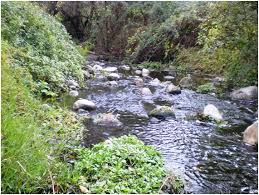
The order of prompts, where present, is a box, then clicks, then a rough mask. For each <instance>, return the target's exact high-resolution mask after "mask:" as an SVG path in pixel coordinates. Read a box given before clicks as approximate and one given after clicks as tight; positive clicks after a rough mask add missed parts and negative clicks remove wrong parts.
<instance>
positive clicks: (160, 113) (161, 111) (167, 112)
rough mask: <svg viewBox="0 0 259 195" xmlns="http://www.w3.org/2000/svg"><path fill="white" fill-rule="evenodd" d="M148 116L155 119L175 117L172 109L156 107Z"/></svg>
mask: <svg viewBox="0 0 259 195" xmlns="http://www.w3.org/2000/svg"><path fill="white" fill-rule="evenodd" d="M149 115H150V116H155V117H166V116H175V114H174V111H173V109H172V108H171V107H169V106H158V107H156V108H154V109H153V110H152V111H151V112H150V113H149Z"/></svg>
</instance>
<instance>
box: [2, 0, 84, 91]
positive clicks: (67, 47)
mask: <svg viewBox="0 0 259 195" xmlns="http://www.w3.org/2000/svg"><path fill="white" fill-rule="evenodd" d="M1 5H2V6H1V13H2V18H1V22H2V29H1V32H2V34H1V35H2V40H4V41H7V42H8V44H9V45H10V46H12V47H13V48H15V49H13V59H14V60H13V61H12V63H13V66H22V67H25V68H27V69H28V70H29V72H30V73H31V75H32V77H33V80H35V81H38V80H39V81H40V82H43V81H44V82H46V83H48V87H49V89H45V90H44V91H43V93H44V94H47V93H48V95H54V94H52V93H50V91H51V92H54V93H55V92H60V91H62V90H64V89H65V88H66V79H68V78H69V77H70V78H71V77H72V78H74V79H76V80H79V81H82V80H83V73H82V71H81V64H82V63H83V58H82V56H81V55H80V54H79V52H78V51H77V49H76V47H75V45H74V43H73V42H72V41H71V38H70V36H69V35H68V33H67V32H66V30H65V28H64V26H63V25H62V24H60V23H59V22H58V21H56V20H55V19H54V17H52V16H49V15H48V14H46V13H45V12H44V11H43V10H41V9H40V8H39V7H38V6H36V5H34V4H32V3H30V2H3V3H2V4H1ZM17 48H19V50H18V49H17ZM40 90H41V89H40Z"/></svg>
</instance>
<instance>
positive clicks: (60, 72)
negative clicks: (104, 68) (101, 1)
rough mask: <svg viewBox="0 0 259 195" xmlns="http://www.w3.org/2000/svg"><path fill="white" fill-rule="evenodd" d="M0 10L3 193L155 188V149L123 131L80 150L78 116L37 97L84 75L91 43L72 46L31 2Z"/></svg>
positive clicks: (159, 170) (158, 174)
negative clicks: (82, 67) (0, 21)
mask: <svg viewBox="0 0 259 195" xmlns="http://www.w3.org/2000/svg"><path fill="white" fill-rule="evenodd" d="M1 12H2V43H1V46H2V51H1V54H2V58H1V63H2V69H1V73H2V86H1V87H2V118H1V122H2V131H1V139H2V145H1V146H2V147H1V151H2V156H1V157H2V164H1V177H2V182H1V188H2V190H1V192H2V193H81V192H83V191H82V189H81V188H80V187H82V185H84V184H86V187H87V188H88V189H89V190H90V191H91V192H93V193H94V192H95V193H96V192H99V193H101V192H121V193H130V192H132V193H134V192H140V193H149V192H152V193H157V192H158V191H159V189H160V186H161V185H162V180H163V178H164V176H165V175H166V174H165V171H164V168H163V162H162V159H161V156H160V155H159V153H158V152H157V151H156V150H155V149H154V148H153V147H150V146H146V145H144V143H143V142H141V141H139V140H138V139H137V138H135V137H131V136H124V137H121V138H118V139H112V140H111V143H112V144H113V147H110V145H109V144H108V145H107V142H105V143H101V144H98V145H96V146H94V147H93V148H92V149H86V148H83V147H82V146H80V141H82V139H83V138H82V131H83V129H84V128H83V125H82V123H81V119H80V118H78V116H77V115H76V114H75V113H73V112H71V111H68V110H66V109H64V108H60V107H59V106H57V105H55V102H54V103H53V101H50V102H52V104H47V103H46V102H49V101H48V99H45V101H46V102H44V101H43V100H42V99H41V98H42V96H44V98H45V96H49V97H55V96H57V95H58V94H59V93H60V92H61V91H62V90H66V80H67V79H71V78H73V79H76V80H78V81H82V79H83V77H82V70H81V65H82V63H83V58H82V56H81V55H84V56H85V55H87V53H88V48H89V46H90V44H89V43H87V42H86V43H85V44H81V46H75V45H74V44H73V42H72V41H71V40H70V37H69V35H68V34H67V32H66V30H65V28H64V27H63V26H62V25H61V24H60V23H59V22H58V21H57V20H55V19H53V17H51V16H49V15H48V14H46V13H44V11H42V10H41V9H40V8H39V7H38V6H36V5H35V4H32V3H29V2H4V3H2V7H1ZM76 47H78V49H76ZM82 120H83V118H82ZM71 161H76V162H75V165H74V166H73V165H72V164H73V163H69V162H71ZM119 181H121V182H120V183H119V184H118V183H117V182H119ZM175 181H176V182H177V183H175V185H176V186H179V185H178V183H180V182H179V181H180V180H179V179H178V178H176V179H175ZM82 182H83V183H82ZM85 182H86V183H85ZM104 184H105V186H106V187H104V186H103V185H104ZM176 190H177V189H176Z"/></svg>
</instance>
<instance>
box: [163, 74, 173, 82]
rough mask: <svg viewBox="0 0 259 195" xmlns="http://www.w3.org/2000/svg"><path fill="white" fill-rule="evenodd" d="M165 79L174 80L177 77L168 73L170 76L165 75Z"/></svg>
mask: <svg viewBox="0 0 259 195" xmlns="http://www.w3.org/2000/svg"><path fill="white" fill-rule="evenodd" d="M164 79H165V80H166V81H172V80H174V79H175V77H173V76H170V75H168V76H164Z"/></svg>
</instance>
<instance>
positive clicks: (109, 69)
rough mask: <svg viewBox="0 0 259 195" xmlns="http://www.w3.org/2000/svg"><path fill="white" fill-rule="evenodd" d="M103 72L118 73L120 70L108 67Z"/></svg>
mask: <svg viewBox="0 0 259 195" xmlns="http://www.w3.org/2000/svg"><path fill="white" fill-rule="evenodd" d="M103 70H104V71H106V72H117V71H118V68H117V67H107V68H105V69H103Z"/></svg>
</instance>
